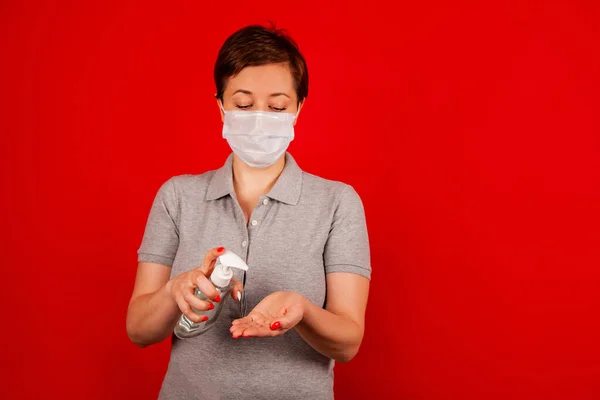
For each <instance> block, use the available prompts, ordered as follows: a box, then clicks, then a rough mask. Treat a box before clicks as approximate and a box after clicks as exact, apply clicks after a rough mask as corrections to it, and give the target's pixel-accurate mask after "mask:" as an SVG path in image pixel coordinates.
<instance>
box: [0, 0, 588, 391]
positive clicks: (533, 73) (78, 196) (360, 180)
mask: <svg viewBox="0 0 600 400" xmlns="http://www.w3.org/2000/svg"><path fill="white" fill-rule="evenodd" d="M57 3H58V2H57ZM89 3H91V2H62V3H60V4H53V3H51V2H26V1H3V2H2V4H1V5H0V49H1V54H0V101H1V103H0V133H1V147H0V152H1V153H0V163H1V174H2V175H1V176H2V190H3V193H2V196H1V198H0V201H1V204H0V217H1V223H2V238H1V239H2V240H1V250H2V261H3V267H2V280H1V281H2V289H1V291H0V293H1V296H2V297H1V299H2V327H1V328H0V329H1V332H2V333H1V335H2V336H1V338H0V339H1V340H2V355H1V357H2V362H1V364H2V369H3V371H2V374H1V378H0V379H1V387H0V397H1V398H5V399H8V398H11V399H12V398H34V397H35V396H40V397H43V398H56V399H67V398H78V399H84V398H85V399H107V398H115V399H116V398H119V399H128V398H148V399H150V398H155V397H156V394H157V392H158V389H159V387H160V383H161V380H162V377H163V374H164V373H165V370H166V365H167V360H168V351H169V348H168V343H163V344H160V345H157V346H152V347H150V348H146V349H138V348H136V347H135V346H134V345H133V344H131V343H130V342H129V341H128V339H127V336H126V332H125V314H126V309H127V303H128V300H129V296H130V294H131V290H132V287H133V282H134V277H135V271H136V266H137V262H136V250H137V248H138V246H139V244H140V241H141V237H142V234H143V229H144V224H145V221H146V218H147V215H148V212H149V210H150V205H151V202H152V199H153V196H154V195H155V193H156V191H157V190H158V187H159V186H160V184H161V183H162V182H164V181H165V180H166V179H168V178H169V177H171V176H173V175H176V174H183V173H200V172H203V171H206V170H208V169H213V168H217V167H219V166H221V165H222V163H223V161H224V159H225V157H226V155H227V154H228V151H229V149H228V147H227V144H226V142H224V140H223V139H222V138H221V136H220V133H221V131H220V130H221V122H220V119H219V116H218V109H217V106H216V104H215V101H214V98H213V93H214V84H213V82H212V68H213V63H214V59H215V57H216V53H217V51H218V49H219V47H220V45H221V44H222V42H223V41H224V39H225V38H226V37H227V35H229V34H231V33H232V32H233V31H234V30H236V29H238V28H240V27H241V26H243V25H245V24H249V23H257V22H258V23H262V22H264V21H266V20H267V19H273V20H274V21H276V22H277V23H278V25H279V26H281V27H285V28H288V29H289V30H290V32H291V34H292V35H293V37H294V38H295V39H296V40H297V41H298V43H299V44H300V48H301V50H302V51H303V52H304V54H305V56H306V58H307V61H308V64H309V69H310V85H311V86H310V93H309V97H308V100H307V103H306V108H305V109H304V110H303V112H302V115H301V117H300V120H299V124H298V125H297V130H296V132H297V137H296V140H295V141H294V142H293V144H292V147H291V149H290V150H291V151H292V153H293V154H294V156H295V157H296V159H297V160H298V162H299V164H300V166H301V167H302V168H303V169H304V170H306V171H308V172H312V173H315V174H317V175H321V176H323V177H326V178H331V179H336V180H342V181H345V182H347V183H350V184H352V185H353V186H354V187H355V188H356V189H357V191H358V192H359V193H360V194H361V196H362V198H363V201H364V203H365V208H366V213H367V220H368V225H369V231H370V238H371V246H372V264H373V270H374V272H373V281H372V286H371V287H372V291H371V295H370V300H369V308H368V312H367V330H366V336H365V339H364V342H363V346H362V348H361V351H360V353H359V355H358V356H357V357H356V358H355V359H354V360H353V361H352V362H351V363H349V364H346V365H338V367H337V368H336V371H337V372H336V398H338V399H359V398H372V397H375V396H383V397H387V398H398V399H509V398H510V399H597V398H600V344H599V339H600V322H599V318H598V314H599V313H598V311H599V306H600V297H599V292H600V291H599V290H598V287H599V284H600V271H599V267H600V255H599V251H598V243H599V239H600V237H599V236H600V235H599V224H600V213H599V205H600V157H599V156H600V122H599V118H598V110H599V106H600V101H599V96H600V94H599V93H600V90H599V89H600V85H599V78H598V74H599V72H600V58H599V55H600V48H599V47H600V45H599V43H600V28H599V27H600V25H599V23H600V8H599V6H598V2H596V1H588V2H582V1H580V2H576V1H572V0H563V1H559V0H557V1H547V2H538V1H535V2H534V1H514V2H490V1H481V2H475V1H471V2H456V1H453V2H450V1H448V2H439V1H438V2H432V1H421V2H419V1H415V2H405V3H406V4H403V5H395V6H392V5H390V4H385V3H377V2H374V1H369V2H367V3H368V5H364V4H363V5H361V6H360V7H359V6H356V7H351V6H348V5H347V4H346V3H340V4H332V3H330V2H327V1H321V2H315V3H312V4H307V3H305V2H300V1H294V2H287V3H286V4H282V3H269V5H266V3H264V2H257V1H254V2H244V3H239V4H237V3H236V4H233V3H231V2H222V3H219V2H213V3H212V4H204V3H206V2H200V1H185V2H181V3H179V2H172V3H167V2H147V1H146V2H132V1H103V2H97V3H98V4H95V5H92V4H89ZM390 3H392V2H390ZM496 3H502V4H496ZM264 4H265V5H264ZM207 371H210V366H207Z"/></svg>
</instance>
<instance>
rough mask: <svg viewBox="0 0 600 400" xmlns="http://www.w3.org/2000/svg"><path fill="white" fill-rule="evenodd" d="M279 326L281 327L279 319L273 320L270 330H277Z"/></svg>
mask: <svg viewBox="0 0 600 400" xmlns="http://www.w3.org/2000/svg"><path fill="white" fill-rule="evenodd" d="M279 328H281V322H279V321H275V322H273V324H272V325H271V330H272V331H274V330H277V329H279Z"/></svg>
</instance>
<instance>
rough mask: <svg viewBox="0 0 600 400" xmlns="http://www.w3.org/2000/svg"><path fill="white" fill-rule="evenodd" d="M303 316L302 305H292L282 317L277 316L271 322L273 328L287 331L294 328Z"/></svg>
mask: <svg viewBox="0 0 600 400" xmlns="http://www.w3.org/2000/svg"><path fill="white" fill-rule="evenodd" d="M302 316H303V314H302V307H299V306H291V307H289V308H288V309H287V310H286V311H285V312H284V313H283V315H282V316H281V317H279V318H276V319H275V320H274V321H273V322H272V323H271V330H272V331H286V330H288V329H292V328H293V327H294V326H296V325H298V323H299V322H300V321H301V320H302Z"/></svg>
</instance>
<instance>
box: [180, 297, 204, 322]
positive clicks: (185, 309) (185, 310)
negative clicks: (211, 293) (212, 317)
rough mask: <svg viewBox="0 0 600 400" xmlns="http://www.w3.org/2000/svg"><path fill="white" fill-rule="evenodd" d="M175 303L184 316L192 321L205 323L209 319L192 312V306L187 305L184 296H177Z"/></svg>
mask: <svg viewBox="0 0 600 400" xmlns="http://www.w3.org/2000/svg"><path fill="white" fill-rule="evenodd" d="M175 302H176V303H177V306H178V307H179V309H180V310H181V312H182V313H183V315H185V316H186V317H188V318H189V320H190V321H192V322H202V321H205V320H206V319H208V318H206V319H205V316H203V315H198V314H196V313H195V312H194V311H193V310H192V307H190V305H189V304H188V303H187V301H185V299H184V298H183V295H181V294H178V295H177V296H175Z"/></svg>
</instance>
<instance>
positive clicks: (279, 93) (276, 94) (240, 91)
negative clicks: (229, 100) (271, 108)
mask: <svg viewBox="0 0 600 400" xmlns="http://www.w3.org/2000/svg"><path fill="white" fill-rule="evenodd" d="M236 93H243V94H248V95H252V92H251V91H249V90H246V89H238V90H236V91H235V92H233V94H236ZM277 96H285V97H287V98H288V99H289V98H290V96H288V95H287V94H286V93H283V92H276V93H271V94H270V95H269V97H277Z"/></svg>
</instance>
